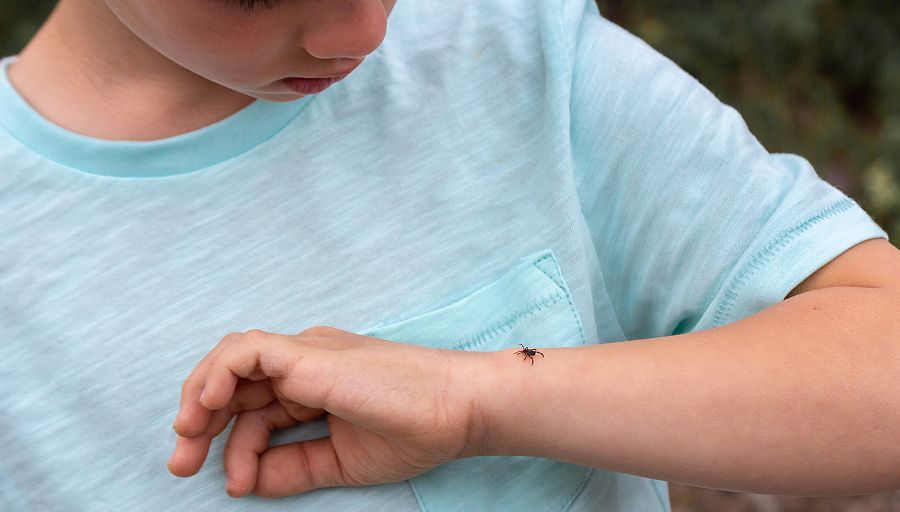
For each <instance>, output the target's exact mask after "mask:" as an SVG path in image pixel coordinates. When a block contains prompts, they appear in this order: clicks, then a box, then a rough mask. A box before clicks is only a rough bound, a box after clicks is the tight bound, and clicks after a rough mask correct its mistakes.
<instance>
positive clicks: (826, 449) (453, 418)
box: [169, 239, 900, 497]
mask: <svg viewBox="0 0 900 512" xmlns="http://www.w3.org/2000/svg"><path fill="white" fill-rule="evenodd" d="M897 276H900V251H898V250H897V249H896V248H894V247H893V246H892V245H890V244H889V243H888V242H887V241H885V240H883V239H873V240H868V241H865V242H862V243H860V244H858V245H856V246H855V247H853V248H851V249H849V250H847V251H845V252H844V253H843V254H842V255H840V256H838V257H837V258H835V259H834V260H832V261H831V262H829V263H828V264H827V265H825V266H823V267H822V268H821V269H819V270H818V271H817V272H815V273H814V274H812V275H811V276H810V277H808V278H807V279H806V280H804V281H803V282H802V283H800V284H799V285H798V286H797V287H796V288H794V290H793V291H792V292H791V293H790V294H789V295H790V296H789V297H788V298H787V299H786V300H784V301H782V302H779V303H777V304H775V305H773V306H771V307H769V308H767V309H764V310H763V311H761V312H759V313H757V314H756V315H752V316H749V317H747V318H744V319H742V320H740V321H737V322H734V323H731V324H728V325H725V326H722V327H717V328H714V329H707V330H704V331H697V332H692V333H687V334H681V335H677V336H667V337H661V338H652V339H645V340H631V341H628V342H621V343H606V344H599V345H589V346H580V347H567V348H546V349H542V351H543V352H545V353H546V357H545V358H543V359H539V360H537V361H535V363H534V365H533V366H532V365H530V364H529V363H528V362H526V361H522V358H521V356H520V355H518V354H516V353H515V352H516V351H517V350H518V349H519V347H510V348H509V349H508V350H503V351H496V352H466V351H453V350H440V349H433V348H427V347H421V346H417V345H408V344H402V343H395V342H392V341H389V340H381V339H378V338H372V337H368V336H362V335H359V334H355V333H352V332H347V331H343V330H340V329H337V328H334V327H327V326H317V327H313V328H311V329H308V330H306V331H304V332H302V333H300V334H297V335H282V334H276V333H267V332H263V331H259V330H251V331H247V332H245V333H231V334H229V335H227V336H226V337H225V338H224V339H223V340H222V342H221V343H219V345H217V346H216V347H215V348H214V349H213V350H212V351H211V352H210V353H209V354H208V355H207V356H206V357H205V358H204V359H203V360H201V361H200V363H199V364H198V365H197V366H196V367H195V368H194V370H193V371H192V372H191V374H190V376H189V377H188V378H187V380H186V381H185V383H184V386H183V387H182V395H181V405H180V408H179V413H178V416H177V419H176V422H175V425H174V426H173V428H174V429H175V430H176V432H177V433H178V435H179V438H178V441H177V443H176V447H175V452H174V453H173V454H172V457H171V459H170V461H169V470H170V471H171V472H172V473H173V474H175V475H178V476H190V475H193V474H195V473H196V472H197V471H198V470H199V469H200V467H201V465H202V464H203V461H204V459H205V457H206V455H207V452H208V449H209V445H210V440H211V439H212V438H213V437H215V436H216V435H218V434H220V433H221V432H222V431H223V430H224V428H225V426H226V425H227V423H228V421H229V420H230V419H231V418H232V417H234V416H237V419H236V420H235V424H234V427H233V428H232V431H231V433H230V437H229V439H228V441H227V443H226V448H225V453H224V459H225V470H226V474H227V475H228V480H227V482H226V484H225V485H226V490H227V492H228V494H229V495H231V496H233V497H240V496H244V495H246V494H248V493H251V492H252V493H254V494H257V495H260V496H267V497H273V496H284V495H288V494H295V493H299V492H306V491H309V490H312V489H317V488H321V487H334V486H354V485H372V484H378V483H388V482H397V481H400V480H404V479H407V478H410V477H413V476H416V475H419V474H422V473H424V472H426V471H428V470H430V469H432V468H433V467H435V466H437V465H439V464H442V463H445V462H447V461H450V460H453V459H455V458H462V457H469V456H482V455H488V456H491V455H518V456H537V457H546V458H553V459H559V460H564V461H568V462H573V463H576V464H582V465H586V466H592V467H598V468H605V469H609V470H613V471H618V472H625V473H632V474H637V475H641V476H647V477H650V478H657V479H661V480H667V481H672V482H679V483H684V484H688V485H695V486H700V487H708V488H712V489H725V490H731V491H743V492H754V493H765V494H784V495H804V496H843V495H853V494H865V493H872V492H879V491H887V490H892V489H896V488H898V487H900V470H898V468H897V464H896V461H897V460H898V458H900V443H898V442H897V425H900V403H898V401H897V397H898V396H900V380H898V379H895V378H892V376H893V375H894V374H896V370H897V368H898V367H900V344H898V342H897V340H898V333H900V317H898V316H897V314H896V312H897V311H900V279H898V277H897ZM522 397H534V399H533V400H530V401H529V402H528V403H527V418H528V421H522V418H523V416H522V415H523V406H524V404H523V401H522ZM326 412H327V420H328V424H329V428H330V434H331V435H330V437H326V438H322V439H315V440H310V441H305V442H302V443H294V444H289V445H284V446H279V447H275V448H272V449H268V446H267V442H268V439H269V433H270V431H271V430H273V429H277V428H288V427H291V426H293V425H296V424H297V423H298V422H300V421H308V420H310V419H313V418H317V417H320V416H321V415H322V414H325V413H326ZM560 425H565V426H566V428H565V435H552V433H554V432H560V428H559V426H560Z"/></svg>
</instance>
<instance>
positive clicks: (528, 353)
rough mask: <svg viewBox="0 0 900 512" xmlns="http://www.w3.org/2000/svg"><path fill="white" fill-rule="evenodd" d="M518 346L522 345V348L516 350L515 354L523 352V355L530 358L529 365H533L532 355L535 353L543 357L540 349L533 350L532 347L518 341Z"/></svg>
mask: <svg viewBox="0 0 900 512" xmlns="http://www.w3.org/2000/svg"><path fill="white" fill-rule="evenodd" d="M519 346H521V347H522V350H519V351H517V352H516V355H519V354H524V355H525V357H528V358H531V366H534V356H535V354H540V355H541V357H544V353H543V352H541V351H540V350H535V349H533V348H528V347H526V346H525V345H522V344H521V343H519ZM524 360H525V359H522V361H524Z"/></svg>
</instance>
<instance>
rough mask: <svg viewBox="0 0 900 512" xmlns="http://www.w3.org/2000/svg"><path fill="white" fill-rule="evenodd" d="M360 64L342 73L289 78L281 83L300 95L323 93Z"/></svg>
mask: <svg viewBox="0 0 900 512" xmlns="http://www.w3.org/2000/svg"><path fill="white" fill-rule="evenodd" d="M360 64H362V61H359V62H357V63H356V64H354V65H353V66H352V67H350V68H348V69H346V70H344V71H339V72H335V73H331V74H328V75H323V76H317V77H289V78H285V79H284V80H283V82H284V83H285V84H287V86H288V87H290V88H291V89H293V90H295V91H296V92H299V93H301V94H316V93H319V92H322V91H324V90H325V89H327V88H328V87H329V86H331V84H333V83H335V82H338V81H340V80H343V79H344V78H346V77H347V75H349V74H350V73H351V72H352V71H353V70H354V69H356V68H357V67H358V66H359V65H360Z"/></svg>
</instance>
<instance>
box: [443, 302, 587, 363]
mask: <svg viewBox="0 0 900 512" xmlns="http://www.w3.org/2000/svg"><path fill="white" fill-rule="evenodd" d="M564 295H566V292H565V290H557V291H555V292H553V293H550V294H545V295H544V296H542V297H538V298H537V299H536V300H534V301H532V302H531V303H530V304H529V305H527V306H525V307H524V308H521V309H519V310H518V311H514V312H513V313H512V314H511V315H509V316H508V317H507V318H506V319H505V320H503V321H502V322H498V323H497V324H494V325H492V326H490V327H488V328H486V329H483V330H482V331H480V332H479V333H478V334H476V335H474V336H472V337H471V338H469V339H468V340H466V342H465V343H463V344H462V345H460V346H457V347H456V348H455V349H454V350H471V349H472V348H474V347H477V346H478V345H483V344H485V343H487V342H488V341H490V340H492V339H493V338H496V337H497V336H499V335H501V334H503V333H504V332H506V331H508V330H510V329H512V327H513V326H514V325H515V324H517V323H518V322H519V321H521V320H523V319H525V318H528V317H530V316H533V315H536V314H537V313H538V312H539V311H541V310H542V309H545V308H547V307H550V306H552V305H553V304H556V303H557V302H559V300H560V299H561V298H562V297H563V296H564ZM576 320H577V318H576ZM579 327H580V326H579Z"/></svg>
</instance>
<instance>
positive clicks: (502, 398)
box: [456, 350, 513, 458]
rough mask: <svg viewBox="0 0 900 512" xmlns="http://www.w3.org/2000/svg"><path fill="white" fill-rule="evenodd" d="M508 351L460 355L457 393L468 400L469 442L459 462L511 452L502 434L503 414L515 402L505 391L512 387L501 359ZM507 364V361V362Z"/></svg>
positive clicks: (467, 441)
mask: <svg viewBox="0 0 900 512" xmlns="http://www.w3.org/2000/svg"><path fill="white" fill-rule="evenodd" d="M506 352H507V351H503V350H501V351H498V352H469V351H460V352H459V353H460V356H461V361H460V363H461V364H458V365H457V368H458V369H459V370H460V371H458V372H456V377H457V389H459V390H460V391H461V392H462V394H463V396H464V397H466V399H467V400H468V402H467V404H466V407H467V411H468V414H467V415H466V442H465V445H464V447H463V449H462V450H461V452H460V454H459V458H465V457H476V456H488V455H502V454H505V453H506V452H508V451H510V448H509V447H508V446H506V444H508V439H506V437H505V436H501V435H498V434H499V433H502V432H503V431H504V430H505V428H504V427H503V425H502V423H503V420H502V418H503V417H504V413H503V411H504V410H505V409H507V408H508V406H509V404H506V403H505V402H510V403H511V402H512V401H513V400H512V398H513V397H512V396H511V395H510V394H509V393H508V392H505V391H504V390H506V389H508V388H509V387H510V383H509V381H508V378H507V377H508V376H505V375H504V371H505V370H504V365H503V364H502V363H501V361H500V360H501V358H503V356H505V355H508V354H506ZM504 362H505V360H504Z"/></svg>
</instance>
